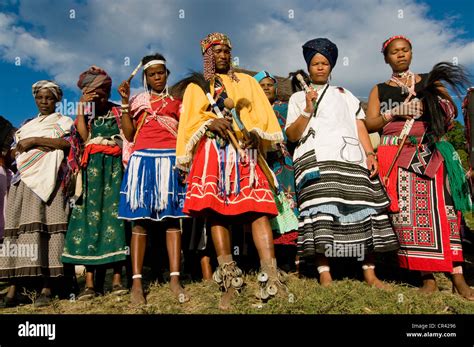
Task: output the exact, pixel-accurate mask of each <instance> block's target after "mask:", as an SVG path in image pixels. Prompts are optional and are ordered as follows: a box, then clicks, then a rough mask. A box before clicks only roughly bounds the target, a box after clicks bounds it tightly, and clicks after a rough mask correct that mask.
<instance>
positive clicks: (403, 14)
mask: <svg viewBox="0 0 474 347" xmlns="http://www.w3.org/2000/svg"><path fill="white" fill-rule="evenodd" d="M473 15H474V1H472V0H451V1H441V0H439V1H415V0H358V1H355V0H354V1H349V0H343V1H337V2H335V1H330V0H321V1H315V0H312V1H293V0H284V1H278V0H277V1H270V0H264V1H255V0H241V1H239V2H236V1H228V0H220V1H215V0H174V1H171V0H167V1H164V0H137V1H130V0H128V1H127V0H114V1H99V0H89V1H85V0H81V1H79V0H63V1H59V0H25V1H17V0H3V1H2V4H0V75H1V76H2V79H1V81H2V82H3V83H1V85H0V114H1V115H3V116H5V117H6V118H8V119H10V120H11V121H12V123H14V124H15V125H19V124H20V123H21V122H22V121H23V120H24V119H26V118H28V117H31V116H33V115H35V114H36V107H35V104H34V101H33V98H32V96H31V85H32V84H33V83H34V82H35V81H37V80H40V79H52V80H55V81H57V82H58V83H60V84H61V86H62V87H63V89H64V92H65V98H66V100H67V101H76V100H78V98H79V91H78V89H77V87H76V86H75V84H76V81H77V78H78V76H79V73H80V72H82V71H83V70H85V69H87V68H88V66H90V65H92V64H94V65H98V66H101V67H103V68H105V69H106V70H107V71H108V72H109V73H110V74H111V76H112V78H113V88H114V93H113V95H112V99H118V96H117V93H116V92H115V89H116V87H117V86H118V84H119V83H120V81H121V80H123V79H124V78H126V77H127V76H128V75H129V74H130V72H131V71H132V70H133V68H134V66H135V65H136V64H137V63H138V61H139V60H140V59H141V57H142V56H144V55H146V54H149V53H153V52H156V51H158V52H160V53H162V54H164V55H165V57H166V58H167V60H168V62H169V68H170V70H171V71H172V74H171V77H170V79H171V81H170V82H174V81H176V80H177V79H179V78H181V77H183V76H184V75H186V74H187V73H188V72H189V70H200V69H201V64H202V60H201V55H200V51H199V40H200V39H201V38H203V37H204V36H205V35H207V34H208V33H209V32H212V31H221V32H225V33H227V34H229V35H230V37H231V40H232V43H233V46H234V49H233V55H234V57H236V58H237V59H238V62H239V64H240V66H241V67H243V68H248V69H252V70H261V69H267V70H269V71H271V72H272V73H275V74H279V75H287V74H288V72H289V71H293V70H295V69H297V68H303V67H304V66H305V64H304V60H303V57H302V53H301V45H302V44H303V43H304V42H306V41H307V40H309V39H312V38H315V37H328V38H330V39H331V40H332V41H334V42H335V43H336V44H337V45H338V47H339V60H338V64H337V66H336V68H335V70H334V72H333V79H332V83H333V84H337V85H341V86H344V87H346V88H348V89H349V90H351V91H352V92H353V93H354V94H355V95H357V96H359V97H361V98H364V97H367V95H368V93H369V91H370V89H371V88H372V86H373V85H374V84H375V83H378V82H380V81H383V80H386V79H387V78H388V76H389V74H390V70H389V68H388V66H387V65H385V63H384V62H383V58H382V55H381V54H380V52H379V51H380V45H381V43H382V42H383V41H384V40H385V39H386V38H387V37H389V36H391V35H393V34H405V35H407V36H408V37H410V38H411V39H412V41H413V46H414V58H413V64H412V70H413V71H415V72H427V71H429V70H430V69H431V67H432V66H433V65H434V64H435V63H437V62H439V61H442V60H448V61H453V59H456V60H457V61H458V62H459V63H460V64H463V65H465V66H466V67H467V68H468V69H469V71H470V72H471V74H473V76H474V24H473V21H472V18H473ZM128 60H129V61H130V65H127V64H126V62H127V61H128ZM344 62H345V63H344ZM139 80H140V79H139V78H136V79H135V80H134V81H133V84H132V86H133V88H134V91H138V90H139V88H140V81H139ZM473 83H474V82H473Z"/></svg>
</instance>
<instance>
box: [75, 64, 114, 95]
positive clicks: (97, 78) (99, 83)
mask: <svg viewBox="0 0 474 347" xmlns="http://www.w3.org/2000/svg"><path fill="white" fill-rule="evenodd" d="M77 86H78V87H79V89H81V90H82V91H83V92H84V89H85V88H87V92H90V91H93V90H102V91H104V92H105V94H110V89H111V87H112V79H111V78H110V76H109V75H108V74H107V72H105V71H104V70H102V69H101V68H100V67H97V66H94V65H92V66H91V67H90V68H89V69H88V70H86V71H84V72H83V73H81V75H80V76H79V81H77Z"/></svg>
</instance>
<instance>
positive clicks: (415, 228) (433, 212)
mask: <svg viewBox="0 0 474 347" xmlns="http://www.w3.org/2000/svg"><path fill="white" fill-rule="evenodd" d="M396 150H397V146H380V147H379V156H382V155H384V156H386V158H387V159H388V158H393V156H394V155H395V153H396ZM390 162H391V160H388V161H387V165H388V163H390ZM383 164H384V163H383V162H380V165H381V168H380V170H381V174H383V173H385V172H386V171H387V170H388V169H387V168H386V167H383V166H382V165H383ZM387 165H386V166H387ZM392 172H393V175H394V176H395V177H394V179H392V180H390V181H389V192H390V193H391V195H390V196H392V195H393V198H392V205H393V206H395V208H394V209H395V210H396V212H395V213H390V217H391V220H392V224H393V228H394V229H395V232H396V234H397V236H398V239H399V242H400V250H399V251H398V260H399V264H400V266H401V267H402V268H405V269H409V270H418V271H433V272H438V271H439V272H451V271H452V270H453V262H462V261H463V253H462V246H461V234H460V213H458V212H456V211H455V209H454V207H453V200H452V197H451V193H450V191H449V182H448V180H447V176H446V173H445V169H444V165H441V166H440V167H439V169H438V171H437V172H436V175H435V177H434V178H433V179H429V178H427V177H426V176H419V175H417V174H415V173H414V172H411V171H408V170H406V169H403V168H400V167H397V165H395V167H394V169H393V171H392ZM391 176H392V175H391Z"/></svg>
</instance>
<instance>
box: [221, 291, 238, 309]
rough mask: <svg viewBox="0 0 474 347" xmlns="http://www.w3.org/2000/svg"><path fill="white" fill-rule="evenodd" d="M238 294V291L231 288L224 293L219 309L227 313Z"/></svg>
mask: <svg viewBox="0 0 474 347" xmlns="http://www.w3.org/2000/svg"><path fill="white" fill-rule="evenodd" d="M236 294H237V290H236V289H234V288H232V287H230V288H229V289H227V291H226V292H224V293H222V296H221V300H220V302H219V308H220V309H221V310H224V311H227V310H228V309H230V306H231V303H232V299H233V298H234V296H235V295H236Z"/></svg>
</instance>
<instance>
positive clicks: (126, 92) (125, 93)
mask: <svg viewBox="0 0 474 347" xmlns="http://www.w3.org/2000/svg"><path fill="white" fill-rule="evenodd" d="M118 92H119V94H120V96H121V97H122V102H123V101H125V103H128V100H129V99H130V83H129V82H128V81H123V82H122V83H121V84H120V86H119V87H118Z"/></svg>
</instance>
